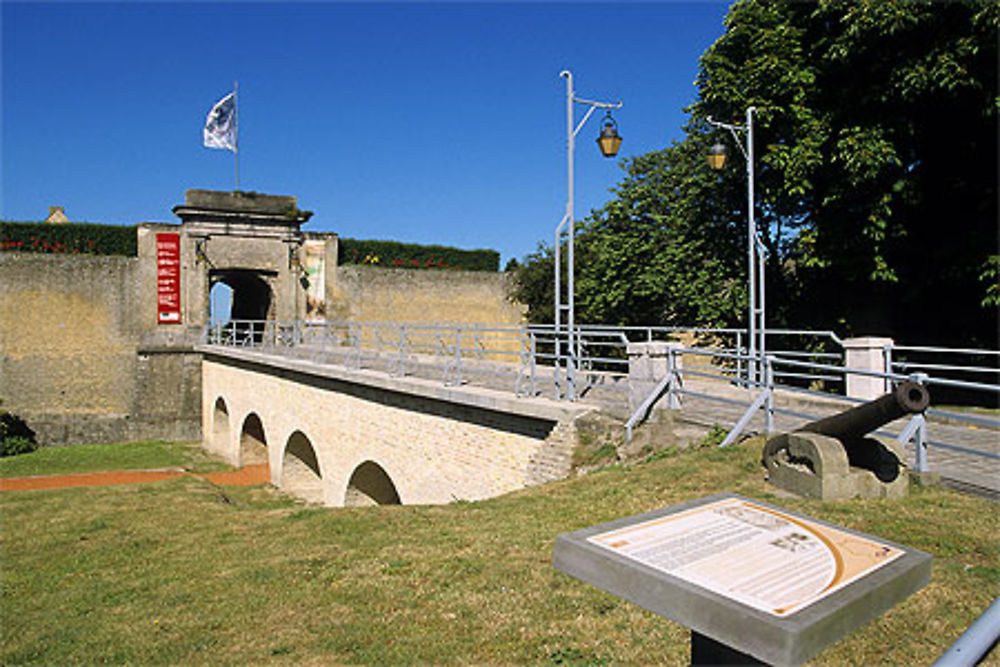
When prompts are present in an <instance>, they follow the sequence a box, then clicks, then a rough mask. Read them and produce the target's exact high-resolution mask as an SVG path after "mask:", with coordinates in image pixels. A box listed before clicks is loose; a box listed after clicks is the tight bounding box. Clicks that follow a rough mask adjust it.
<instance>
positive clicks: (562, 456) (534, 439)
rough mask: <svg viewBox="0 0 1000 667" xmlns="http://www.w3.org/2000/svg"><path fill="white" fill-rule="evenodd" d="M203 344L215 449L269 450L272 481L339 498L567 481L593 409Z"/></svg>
mask: <svg viewBox="0 0 1000 667" xmlns="http://www.w3.org/2000/svg"><path fill="white" fill-rule="evenodd" d="M199 351H201V352H202V353H203V355H204V361H203V365H202V387H203V389H202V395H203V432H204V433H205V434H206V437H205V442H204V445H205V447H206V448H208V449H209V450H211V451H213V452H216V453H218V454H220V455H222V456H223V457H225V458H226V459H228V460H229V461H230V462H232V463H234V464H237V465H238V464H241V463H242V462H243V461H244V460H245V459H248V458H249V457H250V456H252V454H251V450H252V449H253V448H254V447H256V449H257V450H258V451H259V448H260V447H261V446H263V447H264V449H265V450H266V452H267V455H266V458H267V461H268V464H269V466H270V474H271V481H272V483H274V484H275V485H276V486H278V487H280V488H284V489H286V490H288V491H289V492H291V493H293V494H295V495H299V496H301V497H303V498H304V499H306V500H310V501H313V502H318V503H322V504H325V505H331V506H339V505H344V504H351V503H359V502H392V500H393V499H396V500H397V501H398V502H401V503H405V504H436V503H446V502H452V501H455V500H476V499H482V498H488V497H492V496H496V495H500V494H503V493H508V492H510V491H514V490H517V489H520V488H524V487H526V486H530V485H533V484H538V483H543V482H547V481H552V480H556V479H560V478H562V477H565V476H567V475H568V474H569V472H570V470H571V464H572V452H573V447H574V445H575V424H574V423H575V421H576V419H577V418H579V417H580V416H581V415H583V414H585V413H587V412H588V411H589V410H590V409H591V408H589V407H587V406H582V405H575V404H568V403H559V402H555V401H550V400H547V399H541V398H517V397H516V396H514V395H512V394H510V393H506V392H499V391H496V390H491V389H488V388H483V387H469V386H461V387H459V386H444V385H442V384H440V383H438V382H435V381H432V380H426V379H423V378H416V377H392V376H388V375H386V374H384V373H379V372H374V371H371V370H367V369H353V368H348V367H343V366H334V365H330V364H323V363H317V362H315V361H311V360H308V359H302V358H291V357H287V356H282V355H276V354H268V353H267V352H266V351H263V350H240V349H232V348H229V349H227V348H220V347H217V346H202V347H200V348H199ZM251 445H253V446H254V447H251Z"/></svg>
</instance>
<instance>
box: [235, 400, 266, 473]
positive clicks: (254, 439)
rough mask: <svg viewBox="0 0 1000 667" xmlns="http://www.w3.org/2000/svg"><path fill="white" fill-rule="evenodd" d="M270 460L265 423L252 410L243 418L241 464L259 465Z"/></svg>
mask: <svg viewBox="0 0 1000 667" xmlns="http://www.w3.org/2000/svg"><path fill="white" fill-rule="evenodd" d="M267 462H268V455H267V436H266V435H265V433H264V424H263V423H262V422H261V421H260V417H259V416H258V415H257V413H256V412H251V413H250V414H248V415H247V416H246V418H245V419H244V420H243V428H241V429H240V465H244V466H246V465H259V464H261V463H267Z"/></svg>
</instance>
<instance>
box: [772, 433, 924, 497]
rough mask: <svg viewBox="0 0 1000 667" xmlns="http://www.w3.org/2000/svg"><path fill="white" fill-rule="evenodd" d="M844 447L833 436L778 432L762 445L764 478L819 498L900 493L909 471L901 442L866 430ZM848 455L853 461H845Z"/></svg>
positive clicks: (904, 492)
mask: <svg viewBox="0 0 1000 667" xmlns="http://www.w3.org/2000/svg"><path fill="white" fill-rule="evenodd" d="M853 447H854V449H855V450H856V451H854V452H848V451H847V450H846V449H845V447H844V445H843V443H841V441H840V440H838V439H836V438H831V437H829V436H824V435H818V434H815V433H798V432H793V433H782V434H781V435H778V436H775V437H773V438H771V439H770V440H768V441H767V444H765V445H764V451H763V454H762V457H761V459H762V461H761V462H762V463H763V464H764V467H765V468H766V469H767V475H768V481H769V482H771V484H774V485H775V486H777V487H779V488H782V489H784V490H786V491H790V492H791V493H794V494H796V495H799V496H805V497H808V498H818V499H820V500H846V499H849V498H902V497H904V496H905V495H906V492H907V489H908V484H909V477H908V476H907V475H906V474H905V472H906V470H905V468H906V464H905V461H906V457H905V453H904V451H903V447H902V445H900V444H899V443H898V442H896V441H895V440H892V439H889V438H879V437H876V436H869V437H866V438H864V439H863V440H862V441H861V442H860V443H857V444H855V445H853ZM852 459H854V461H853V462H854V463H855V464H857V465H851V463H852Z"/></svg>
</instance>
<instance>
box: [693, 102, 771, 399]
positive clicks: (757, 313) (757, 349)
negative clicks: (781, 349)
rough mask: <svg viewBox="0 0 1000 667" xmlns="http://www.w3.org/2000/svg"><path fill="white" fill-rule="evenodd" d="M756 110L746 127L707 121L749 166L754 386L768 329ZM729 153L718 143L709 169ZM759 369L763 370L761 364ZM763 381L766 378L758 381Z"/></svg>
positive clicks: (751, 366) (749, 111)
mask: <svg viewBox="0 0 1000 667" xmlns="http://www.w3.org/2000/svg"><path fill="white" fill-rule="evenodd" d="M756 111H757V109H756V107H749V108H747V123H746V125H730V124H728V123H720V122H718V121H715V120H712V117H711V116H709V117H708V123H709V124H710V125H712V126H713V127H718V128H722V129H725V130H729V132H730V133H731V134H732V135H733V139H734V140H735V141H736V145H737V146H738V147H739V148H740V151H741V152H742V153H743V157H745V158H746V162H747V214H748V224H747V267H748V269H747V281H748V283H749V292H750V304H749V307H748V310H749V334H750V336H749V337H750V341H749V344H748V350H747V356H748V357H750V361H749V364H748V370H749V375H748V380H749V381H750V382H754V381H755V380H757V379H758V360H760V361H761V362H763V359H764V354H765V349H766V344H765V338H766V334H767V325H766V324H765V321H764V297H765V289H764V244H763V243H762V242H761V240H760V237H759V236H758V234H757V222H756V219H755V217H754V156H753V116H754V113H756ZM738 132H743V133H744V134H745V136H746V148H744V147H743V146H742V145H740V141H739V135H738V134H737V133H738ZM727 156H728V151H727V150H726V147H725V145H724V144H721V143H716V144H715V145H713V146H712V148H711V149H709V151H708V155H707V159H708V165H709V166H710V167H711V168H712V169H715V170H720V169H722V168H723V167H725V166H726V158H727ZM760 368H761V369H762V368H763V364H762V363H761V365H760ZM759 379H760V381H763V379H764V378H762V377H761V378H759Z"/></svg>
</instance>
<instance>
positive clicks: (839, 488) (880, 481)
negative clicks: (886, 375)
mask: <svg viewBox="0 0 1000 667" xmlns="http://www.w3.org/2000/svg"><path fill="white" fill-rule="evenodd" d="M929 403H930V395H929V394H928V392H927V388H926V387H924V386H923V385H921V384H918V383H916V382H912V381H909V380H907V381H904V382H901V383H899V384H898V385H897V386H896V387H895V389H893V391H891V392H889V393H887V394H885V395H883V396H881V397H879V398H877V399H875V400H873V401H869V402H868V403H864V404H862V405H859V406H857V407H854V408H851V409H849V410H845V411H843V412H840V413H837V414H835V415H832V416H830V417H826V418H824V419H819V420H817V421H814V422H810V423H808V424H806V425H805V426H803V427H801V428H800V429H798V430H796V431H792V432H791V433H780V434H778V435H776V436H774V437H772V438H769V439H768V440H767V442H766V443H765V444H764V451H763V454H762V456H761V463H762V464H763V465H764V467H765V468H766V469H767V475H768V480H769V481H770V482H771V483H772V484H774V485H776V486H778V487H781V488H783V489H785V490H787V491H791V492H793V493H797V494H799V495H803V496H808V497H811V498H820V499H822V500H838V499H844V498H880V497H893V498H895V497H901V496H903V495H905V494H906V490H907V486H908V478H907V476H906V475H905V474H904V472H905V469H906V463H905V453H904V451H903V446H902V444H900V443H899V442H897V441H895V440H893V439H891V438H882V437H879V436H875V435H872V432H873V431H875V430H877V429H878V428H880V427H882V426H885V425H886V424H888V423H889V422H892V421H895V420H896V419H899V418H900V417H905V416H907V415H911V414H916V413H919V412H923V411H924V410H925V409H926V408H927V405H928V404H929Z"/></svg>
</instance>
